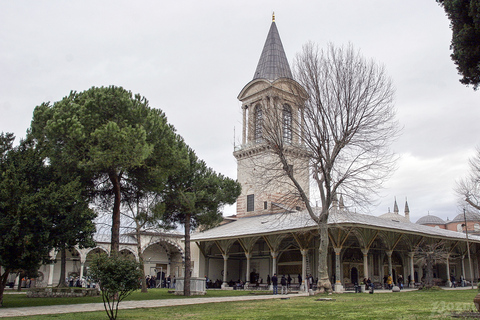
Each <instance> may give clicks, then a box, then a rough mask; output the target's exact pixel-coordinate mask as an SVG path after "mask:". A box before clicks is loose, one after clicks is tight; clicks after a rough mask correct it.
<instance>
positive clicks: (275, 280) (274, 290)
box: [272, 273, 278, 294]
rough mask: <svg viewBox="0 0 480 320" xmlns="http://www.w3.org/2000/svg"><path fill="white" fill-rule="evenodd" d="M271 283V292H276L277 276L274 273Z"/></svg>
mask: <svg viewBox="0 0 480 320" xmlns="http://www.w3.org/2000/svg"><path fill="white" fill-rule="evenodd" d="M272 285H273V294H278V278H277V274H276V273H275V274H274V275H273V277H272Z"/></svg>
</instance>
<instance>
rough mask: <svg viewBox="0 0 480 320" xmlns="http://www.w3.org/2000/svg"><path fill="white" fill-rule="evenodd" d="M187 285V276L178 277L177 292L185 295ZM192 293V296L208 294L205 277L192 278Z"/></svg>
mask: <svg viewBox="0 0 480 320" xmlns="http://www.w3.org/2000/svg"><path fill="white" fill-rule="evenodd" d="M184 286H185V278H183V277H182V278H177V281H176V284H175V294H176V295H183V289H184ZM190 293H191V295H192V296H202V295H205V294H207V288H206V281H205V278H194V277H192V278H190Z"/></svg>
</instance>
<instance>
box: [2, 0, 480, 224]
mask: <svg viewBox="0 0 480 320" xmlns="http://www.w3.org/2000/svg"><path fill="white" fill-rule="evenodd" d="M273 11H274V12H275V16H276V24H277V28H278V30H279V33H280V37H281V39H282V42H283V46H284V49H285V52H286V54H287V58H288V59H289V61H290V63H291V65H292V61H293V58H294V56H295V54H296V53H297V52H299V51H300V50H301V47H302V45H303V44H305V43H306V42H307V41H313V42H315V43H317V44H319V45H320V46H322V47H325V46H326V44H327V43H328V42H333V43H334V44H336V45H342V44H347V43H348V42H350V43H352V44H353V45H354V47H355V48H357V49H360V50H361V52H362V53H363V55H364V56H365V57H366V58H373V59H375V60H376V61H377V62H379V63H382V64H384V65H385V67H386V70H387V72H388V74H389V75H390V77H391V78H392V80H393V82H394V84H395V87H396V108H397V112H398V119H399V121H400V123H401V125H402V126H403V134H402V136H401V137H400V138H399V139H398V140H397V142H396V143H395V144H394V145H393V149H394V151H395V152H396V153H398V154H399V155H400V156H401V158H400V161H399V163H398V170H397V171H396V172H395V174H394V175H393V176H392V178H391V179H390V180H389V182H388V183H387V184H385V189H384V190H383V191H382V197H381V198H380V199H378V200H379V205H378V206H377V207H372V208H371V211H370V213H371V214H374V215H379V214H382V213H386V212H388V209H389V207H390V210H391V211H393V202H394V198H395V197H396V199H397V201H398V204H399V208H400V211H401V212H403V210H404V203H405V199H406V198H407V199H408V203H409V207H410V215H411V220H412V221H413V222H415V221H417V220H418V218H420V217H421V216H424V215H426V214H428V213H429V212H430V214H434V215H437V216H439V217H441V218H443V219H446V218H447V217H448V218H449V219H453V218H454V217H455V216H456V215H457V214H458V213H460V209H459V207H458V205H457V201H456V198H455V195H454V193H453V188H454V186H455V181H456V180H458V179H459V178H460V177H462V176H464V175H465V174H466V172H467V170H468V165H467V161H468V158H469V157H471V156H473V154H474V150H475V147H476V146H478V145H479V144H480V142H479V137H478V130H479V129H478V126H477V123H478V119H479V118H480V108H479V105H478V98H479V94H480V92H475V91H473V89H471V88H468V87H465V86H463V85H462V84H460V82H459V81H458V79H459V76H458V75H457V71H456V69H455V65H454V64H453V62H452V61H451V59H450V53H451V52H450V49H449V46H450V40H451V30H450V28H449V20H448V19H447V17H446V16H445V13H444V10H443V8H441V7H439V6H438V5H437V4H436V2H435V0H389V1H385V0H377V1H374V0H364V1H358V0H349V1H347V0H323V1H302V0H296V1H259V0H256V1H220V0H218V1H181V0H178V1H138V0H137V1H118V0H116V1H85V0H82V1H33V0H32V1H22V0H16V1H8V0H0V131H3V132H13V133H15V134H16V136H17V137H24V136H25V132H26V130H27V128H28V127H29V125H30V121H31V119H32V112H33V109H34V108H35V106H37V105H40V104H41V103H42V102H46V101H51V102H55V101H58V100H61V99H62V98H63V97H64V96H66V95H68V94H69V92H70V91H71V90H75V91H83V90H86V89H88V88H90V87H92V86H109V85H116V86H122V87H124V88H126V89H128V90H130V91H132V92H133V93H140V94H141V95H143V96H145V97H146V98H147V99H148V100H149V101H150V105H151V106H152V107H156V108H160V109H162V110H163V111H164V112H165V113H166V115H167V117H168V119H169V122H170V123H171V124H173V125H174V126H175V127H176V128H177V131H178V133H179V134H180V135H182V136H183V137H184V138H185V140H186V142H187V143H188V144H189V145H190V146H191V147H192V148H193V149H195V150H196V152H197V154H198V156H199V157H200V158H202V159H204V160H205V161H206V162H207V164H208V165H209V166H211V167H213V168H214V169H215V170H216V171H217V172H220V173H223V174H225V175H227V176H230V177H232V178H236V162H235V159H234V157H233V155H232V152H233V148H234V141H235V140H236V141H237V144H238V141H240V133H241V120H242V119H241V110H240V106H241V104H240V102H239V101H238V100H237V95H238V93H239V92H240V90H241V89H242V88H243V86H244V85H245V84H247V83H248V82H249V81H250V80H252V78H253V74H254V71H255V68H256V66H257V62H258V59H259V58H260V54H261V51H262V48H263V45H264V42H265V39H266V36H267V33H268V30H269V28H270V24H271V16H272V12H273ZM234 128H235V129H236V132H237V133H236V138H235V139H234ZM233 213H234V209H233V208H227V210H226V214H233Z"/></svg>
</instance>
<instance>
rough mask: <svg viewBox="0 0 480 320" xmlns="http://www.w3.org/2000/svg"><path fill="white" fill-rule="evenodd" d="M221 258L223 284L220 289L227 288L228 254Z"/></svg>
mask: <svg viewBox="0 0 480 320" xmlns="http://www.w3.org/2000/svg"><path fill="white" fill-rule="evenodd" d="M222 256H223V283H222V289H223V288H226V287H228V283H227V261H228V254H222Z"/></svg>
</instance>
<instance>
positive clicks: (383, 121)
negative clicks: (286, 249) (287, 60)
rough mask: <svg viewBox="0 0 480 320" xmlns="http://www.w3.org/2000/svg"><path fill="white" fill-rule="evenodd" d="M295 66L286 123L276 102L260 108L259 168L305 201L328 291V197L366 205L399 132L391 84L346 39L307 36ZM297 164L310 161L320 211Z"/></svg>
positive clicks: (384, 174) (386, 172)
mask: <svg viewBox="0 0 480 320" xmlns="http://www.w3.org/2000/svg"><path fill="white" fill-rule="evenodd" d="M294 70H295V76H294V77H295V79H296V82H295V81H293V82H292V85H291V87H290V89H289V90H290V92H292V93H293V95H290V96H295V97H296V99H297V101H296V102H295V103H296V105H297V106H299V109H298V110H299V111H298V113H297V114H294V115H293V116H292V117H291V118H290V119H291V123H289V121H290V120H289V118H288V117H286V116H285V111H284V109H283V108H284V106H281V105H280V106H279V105H278V104H275V102H273V103H271V105H273V106H274V107H273V108H271V109H270V111H269V112H264V114H263V126H264V127H263V132H262V139H263V143H264V146H265V148H266V150H267V151H268V152H269V154H271V156H270V157H269V158H268V159H267V160H266V161H264V162H265V163H264V167H265V168H269V170H270V172H271V174H270V176H271V177H274V178H272V179H269V180H268V181H269V182H271V181H273V180H275V179H276V180H277V181H282V182H283V183H285V180H288V183H290V184H291V185H292V186H294V190H295V191H294V192H291V193H289V194H288V195H289V196H291V197H293V198H290V199H293V200H291V201H290V202H291V203H292V204H294V203H298V201H301V202H303V207H304V208H306V209H307V211H308V213H309V215H310V217H311V219H313V220H314V221H315V222H316V223H317V224H318V227H319V235H320V244H319V248H318V251H319V263H318V278H319V280H318V284H317V287H318V290H319V291H320V292H323V291H324V290H328V291H330V290H331V283H330V280H329V277H328V263H327V258H328V245H329V238H328V225H327V221H328V216H329V212H330V209H331V207H332V203H333V202H334V200H335V199H337V195H340V194H341V195H342V196H343V198H344V199H345V200H347V201H349V203H350V204H355V205H357V206H362V207H366V206H368V205H369V204H371V203H372V199H373V197H372V196H374V195H376V194H377V193H378V192H379V190H380V187H381V185H382V183H383V182H384V181H385V180H386V179H387V178H388V177H389V176H390V174H391V173H392V172H393V171H394V169H395V161H396V159H397V157H396V156H395V155H394V154H393V153H392V152H391V151H390V149H389V146H390V143H391V142H392V140H393V139H395V138H396V137H397V136H398V134H399V126H398V122H397V121H396V120H395V109H394V103H393V100H394V88H393V85H392V83H391V81H390V79H389V78H388V76H387V75H386V72H385V69H384V68H383V67H382V66H379V65H378V64H376V63H375V62H374V61H367V60H365V59H364V58H363V57H362V56H361V55H360V53H359V52H358V51H356V50H354V48H353V47H352V46H351V45H348V46H346V47H335V46H334V45H333V44H329V45H328V47H327V49H326V50H321V49H319V48H318V47H317V46H316V45H314V44H312V43H308V44H306V45H305V46H304V47H303V51H302V52H301V53H299V54H298V55H297V56H296V60H295V65H294ZM281 99H282V98H281V97H280V100H281ZM302 163H303V164H305V165H307V166H308V170H307V171H306V172H307V175H309V178H310V179H311V180H312V182H313V183H314V187H315V189H316V190H315V191H316V192H318V194H319V198H320V201H321V210H316V209H315V208H313V207H312V205H311V204H310V200H309V196H310V194H309V193H310V192H309V190H308V188H305V183H304V181H302V179H304V178H305V177H304V176H303V175H302V174H298V173H300V172H302V171H301V165H302ZM258 167H259V166H258V163H257V168H258ZM304 172H305V171H304ZM261 176H262V177H264V176H266V175H261ZM262 179H263V178H262ZM282 179H283V180H282ZM307 185H308V184H307Z"/></svg>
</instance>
